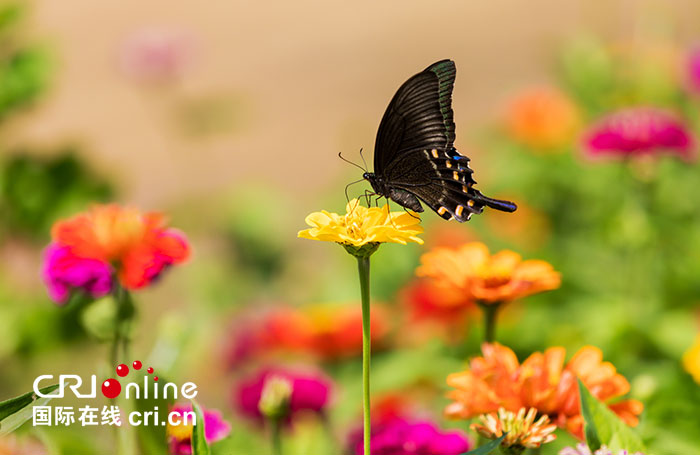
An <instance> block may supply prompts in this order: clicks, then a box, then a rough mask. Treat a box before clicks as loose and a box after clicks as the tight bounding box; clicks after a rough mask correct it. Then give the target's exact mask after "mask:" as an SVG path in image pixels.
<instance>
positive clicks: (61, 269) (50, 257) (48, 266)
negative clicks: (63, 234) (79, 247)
mask: <svg viewBox="0 0 700 455" xmlns="http://www.w3.org/2000/svg"><path fill="white" fill-rule="evenodd" d="M41 274H42V277H43V278H44V282H45V283H46V287H47V288H48V292H49V296H50V297H51V299H52V300H54V301H55V302H56V303H59V304H65V303H66V302H67V301H68V299H69V298H70V294H71V292H72V291H76V290H80V291H82V292H84V293H86V294H89V295H90V296H92V297H94V298H99V297H102V296H104V295H107V294H109V292H110V291H111V290H112V269H111V267H110V266H109V264H107V263H105V262H103V261H100V260H97V259H90V258H82V257H78V256H76V255H75V254H73V253H72V252H71V249H70V247H66V246H59V245H57V244H55V243H52V244H50V245H49V246H48V247H47V248H46V250H45V251H44V266H43V269H42V273H41Z"/></svg>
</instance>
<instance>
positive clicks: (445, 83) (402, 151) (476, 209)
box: [374, 60, 515, 222]
mask: <svg viewBox="0 0 700 455" xmlns="http://www.w3.org/2000/svg"><path fill="white" fill-rule="evenodd" d="M455 75H456V68H455V64H454V62H452V61H451V60H442V61H439V62H437V63H434V64H433V65H430V66H429V67H428V68H426V69H425V70H424V71H422V72H420V73H418V74H416V75H415V76H413V77H411V78H410V79H409V80H407V81H406V82H405V83H404V84H403V85H402V86H401V87H400V88H399V90H398V91H397V92H396V95H394V98H393V99H392V100H391V102H390V103H389V107H388V108H387V110H386V112H385V113H384V117H383V118H382V121H381V123H380V125H379V131H378V133H377V141H376V144H375V153H374V163H375V164H374V166H375V174H377V175H378V176H379V177H380V178H381V179H382V181H383V182H384V184H385V186H386V187H387V188H388V189H389V193H388V194H387V196H389V197H392V199H394V200H395V201H397V202H399V203H401V202H400V201H398V200H397V199H399V198H397V197H393V196H400V198H401V199H402V200H406V198H407V197H406V192H408V193H410V194H412V195H413V196H415V197H417V198H419V199H420V200H422V201H423V202H425V203H426V204H427V205H428V206H430V208H431V209H432V210H434V211H435V212H437V213H438V215H440V216H442V217H443V218H445V219H451V218H455V219H456V220H458V221H460V222H463V221H467V220H468V219H469V218H470V217H471V214H472V213H481V212H482V210H483V207H484V206H485V205H486V206H490V207H493V208H496V209H498V210H504V211H511V212H512V211H513V210H515V205H514V204H512V203H510V202H506V201H499V200H497V199H491V198H488V197H486V196H484V195H482V194H481V193H480V192H479V191H478V190H476V189H474V188H473V187H472V186H473V185H474V184H475V183H476V182H475V181H474V179H473V178H472V170H471V169H470V168H469V165H468V162H469V158H467V157H465V156H462V155H460V154H459V153H458V152H457V150H456V149H455V148H454V146H453V144H454V140H455V124H454V119H453V112H452V88H453V86H454V80H455ZM402 205H405V204H402Z"/></svg>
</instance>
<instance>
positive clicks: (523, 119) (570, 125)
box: [506, 88, 580, 149]
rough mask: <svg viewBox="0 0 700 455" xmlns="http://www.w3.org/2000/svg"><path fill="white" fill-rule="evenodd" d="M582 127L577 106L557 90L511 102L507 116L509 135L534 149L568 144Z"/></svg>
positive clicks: (528, 93) (533, 93)
mask: <svg viewBox="0 0 700 455" xmlns="http://www.w3.org/2000/svg"><path fill="white" fill-rule="evenodd" d="M579 125H580V119H579V114H578V110H577V109H576V106H575V105H574V103H573V102H572V101H571V100H570V99H569V98H568V97H566V95H564V94H563V93H561V92H560V91H559V90H556V89H554V88H535V89H530V90H528V91H525V92H523V93H522V94H520V95H519V96H517V97H516V98H515V99H514V100H513V101H512V102H511V104H510V106H509V108H508V112H507V114H506V126H507V128H508V130H509V132H510V134H511V135H512V136H513V137H514V138H515V139H516V140H518V141H520V142H522V143H524V144H525V145H528V146H530V147H533V148H535V149H549V148H556V147H561V146H562V145H566V143H567V142H569V141H571V140H572V139H573V137H574V135H575V134H576V131H577V129H578V127H579Z"/></svg>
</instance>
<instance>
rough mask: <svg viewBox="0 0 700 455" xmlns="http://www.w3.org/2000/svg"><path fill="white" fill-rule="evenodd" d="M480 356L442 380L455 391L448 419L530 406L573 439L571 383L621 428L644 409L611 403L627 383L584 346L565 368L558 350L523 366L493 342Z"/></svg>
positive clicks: (576, 412)
mask: <svg viewBox="0 0 700 455" xmlns="http://www.w3.org/2000/svg"><path fill="white" fill-rule="evenodd" d="M482 352H483V355H484V356H483V357H476V358H474V359H472V360H471V362H470V365H469V369H468V370H466V371H463V372H460V373H454V374H451V375H449V376H448V377H447V384H448V385H449V386H451V387H453V388H454V389H455V390H452V391H450V392H449V394H448V397H449V398H450V399H452V400H454V401H453V403H451V404H450V405H448V406H447V408H446V409H445V412H446V414H447V415H448V416H449V417H452V418H462V419H468V418H471V417H474V416H476V415H479V414H486V413H492V412H496V411H497V410H498V408H499V407H503V408H505V409H507V410H509V411H512V412H516V411H518V410H520V409H521V408H523V407H525V408H530V407H534V408H536V409H537V411H538V412H539V413H540V414H542V415H547V416H548V417H549V418H550V420H552V422H554V423H556V424H557V425H558V426H559V427H561V428H565V429H567V430H568V431H570V432H571V433H572V434H574V435H575V436H577V437H579V438H582V437H583V417H582V416H581V411H580V408H579V393H578V386H577V381H576V378H577V377H578V378H580V379H581V381H582V382H583V383H584V384H585V385H586V387H588V389H589V390H590V391H591V393H592V394H593V395H594V396H595V397H596V398H598V399H599V400H601V401H603V402H606V403H608V406H609V407H610V409H611V410H612V411H613V412H615V413H616V414H617V415H618V416H619V417H620V418H621V419H622V420H623V421H624V422H625V423H627V424H628V425H630V426H635V425H637V423H638V422H639V419H638V416H639V414H641V412H642V410H643V405H642V404H641V403H640V402H639V401H636V400H626V401H617V402H615V403H612V404H611V403H610V402H611V401H613V400H615V399H617V398H619V397H621V396H622V395H625V394H627V393H628V392H629V390H630V385H629V382H627V379H625V378H624V377H623V376H622V375H620V374H619V373H617V371H616V369H615V367H614V366H613V365H612V364H611V363H610V362H603V354H602V352H601V351H600V349H598V348H595V347H592V346H584V347H583V348H581V349H580V350H579V351H578V352H577V353H576V354H574V356H573V357H572V358H571V360H570V361H569V363H568V364H566V366H564V357H565V351H564V348H561V347H553V348H549V349H547V350H546V351H545V352H544V353H541V352H536V353H534V354H532V355H531V356H530V357H528V358H527V359H526V360H525V361H524V362H523V363H522V364H520V363H519V362H518V359H517V357H516V356H515V354H514V353H513V351H512V350H510V349H509V348H507V347H505V346H502V345H500V344H498V343H493V344H488V343H485V344H483V345H482Z"/></svg>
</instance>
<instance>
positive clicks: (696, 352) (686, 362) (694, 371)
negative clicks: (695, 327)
mask: <svg viewBox="0 0 700 455" xmlns="http://www.w3.org/2000/svg"><path fill="white" fill-rule="evenodd" d="M683 368H685V371H687V372H688V373H690V374H691V375H692V376H693V379H695V382H697V383H699V384H700V334H698V335H697V336H696V337H695V341H694V342H693V345H692V346H690V348H689V349H688V350H687V351H685V354H683Z"/></svg>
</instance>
